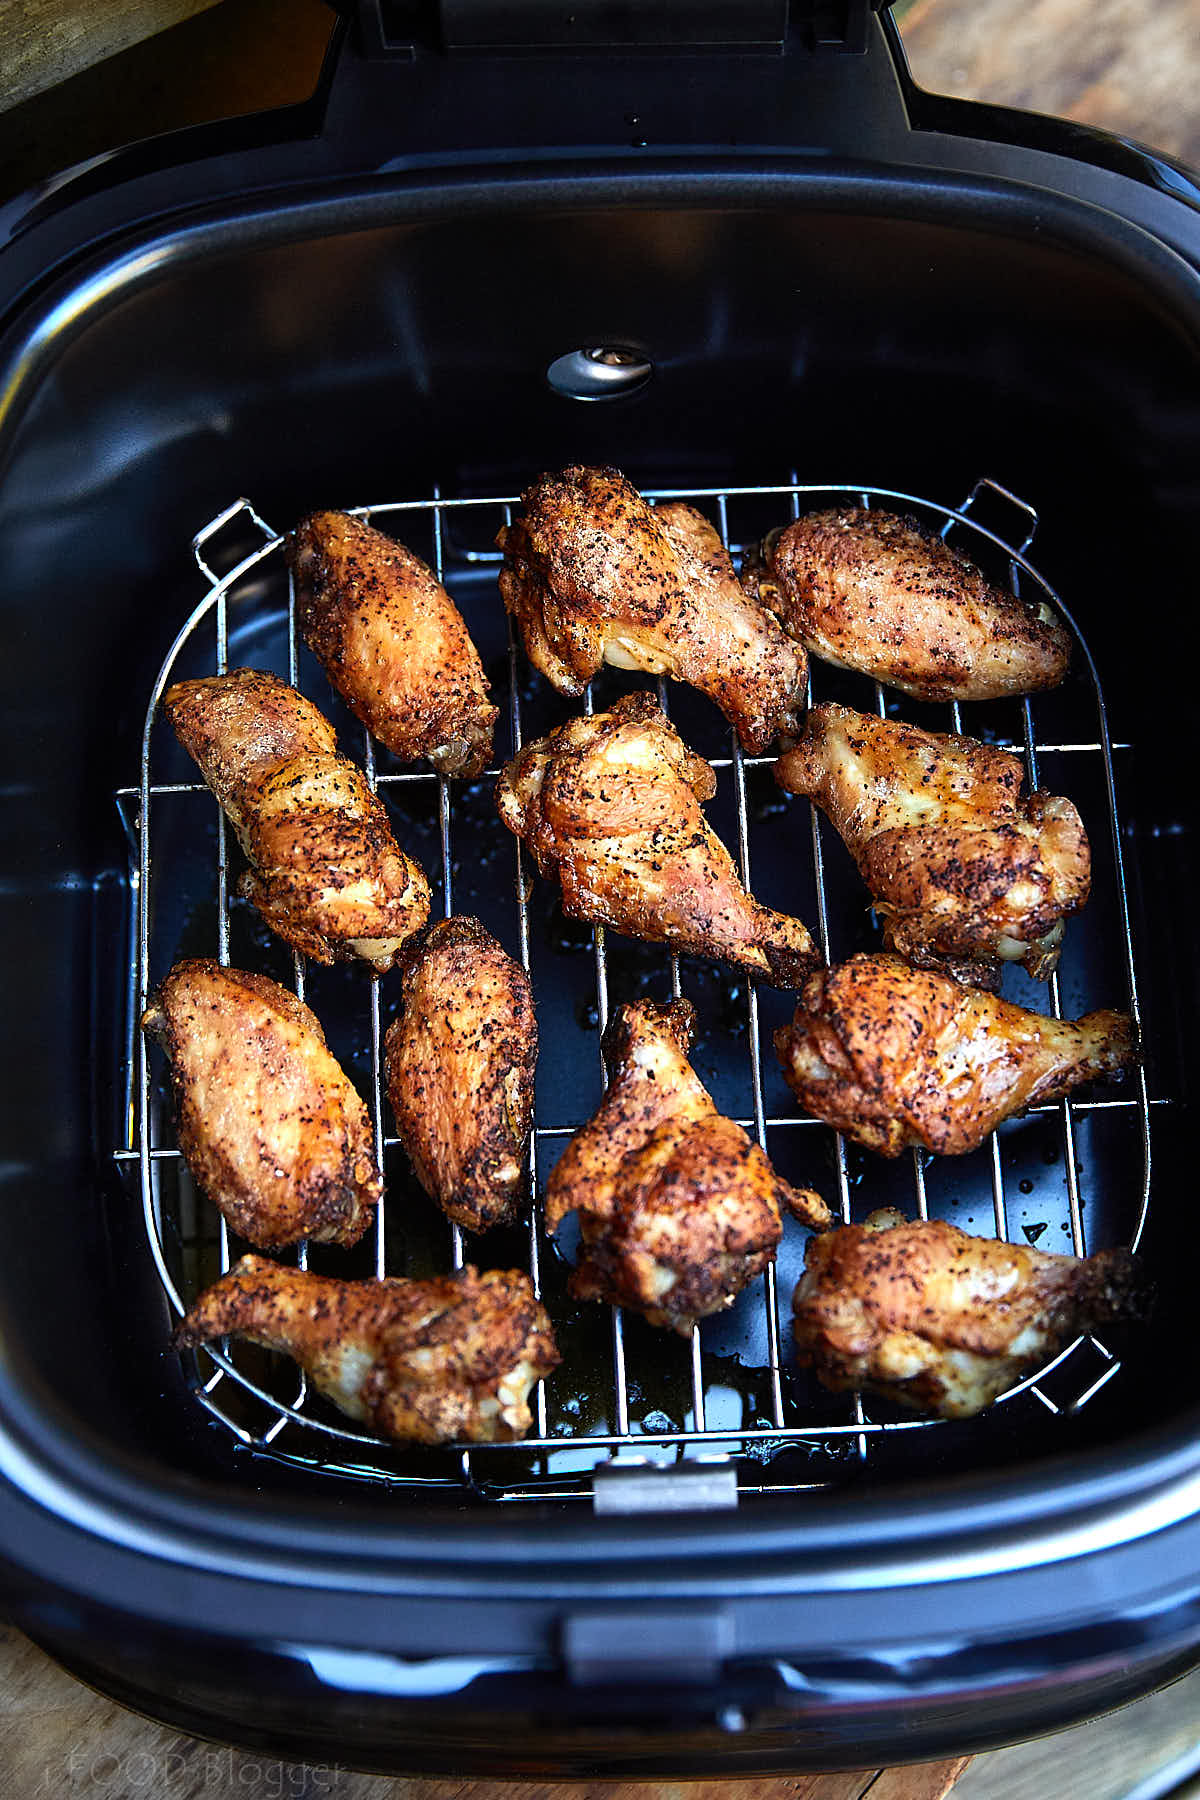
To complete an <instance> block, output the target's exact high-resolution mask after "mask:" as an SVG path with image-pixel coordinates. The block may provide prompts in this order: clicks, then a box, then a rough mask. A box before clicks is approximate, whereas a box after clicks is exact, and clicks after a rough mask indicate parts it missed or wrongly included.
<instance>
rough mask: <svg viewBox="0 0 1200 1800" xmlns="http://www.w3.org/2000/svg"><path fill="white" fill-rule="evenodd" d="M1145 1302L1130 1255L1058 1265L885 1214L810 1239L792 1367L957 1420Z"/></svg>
mask: <svg viewBox="0 0 1200 1800" xmlns="http://www.w3.org/2000/svg"><path fill="white" fill-rule="evenodd" d="M1147 1304H1148V1290H1147V1288H1146V1285H1145V1283H1144V1281H1143V1278H1142V1274H1141V1270H1140V1268H1139V1265H1138V1262H1137V1259H1136V1257H1134V1256H1131V1255H1130V1253H1129V1251H1128V1250H1101V1251H1099V1252H1098V1253H1097V1254H1096V1255H1095V1256H1088V1257H1084V1258H1080V1257H1076V1256H1055V1255H1051V1254H1049V1253H1048V1252H1047V1251H1044V1250H1033V1249H1029V1248H1027V1247H1026V1246H1024V1245H1021V1246H1018V1245H1016V1244H1006V1243H1003V1242H1001V1241H1000V1240H999V1239H997V1238H979V1237H970V1236H968V1234H967V1233H966V1232H965V1231H960V1230H959V1229H958V1227H957V1226H956V1225H947V1224H944V1223H943V1222H942V1221H941V1220H940V1219H918V1220H914V1221H913V1222H912V1223H909V1221H908V1220H906V1219H905V1217H904V1215H903V1214H902V1213H899V1212H897V1211H895V1209H894V1208H892V1207H887V1208H884V1209H883V1210H881V1211H879V1212H876V1213H872V1214H871V1217H870V1218H869V1219H868V1220H867V1222H866V1224H865V1225H840V1226H839V1227H838V1228H837V1230H836V1231H830V1232H827V1233H826V1234H825V1235H824V1236H823V1237H819V1238H811V1239H810V1240H809V1244H808V1249H807V1252H806V1256H805V1270H804V1274H803V1276H802V1277H801V1279H800V1282H799V1284H798V1286H797V1288H796V1291H795V1293H794V1295H793V1297H792V1305H793V1307H794V1309H795V1342H796V1358H797V1361H798V1362H799V1364H800V1366H801V1368H811V1369H815V1370H816V1373H817V1377H818V1379H819V1380H820V1381H822V1382H823V1383H824V1385H825V1386H826V1387H827V1388H832V1389H833V1390H834V1391H835V1392H839V1391H841V1390H844V1389H846V1388H871V1389H873V1390H875V1392H877V1393H880V1394H886V1395H888V1396H889V1397H890V1398H891V1399H893V1400H898V1401H900V1402H901V1403H902V1404H903V1405H905V1406H910V1407H914V1408H916V1409H919V1410H920V1411H923V1412H932V1413H937V1414H938V1415H939V1416H940V1417H942V1418H944V1419H962V1418H967V1417H968V1416H969V1415H970V1414H972V1413H977V1412H981V1411H982V1410H983V1408H984V1407H985V1406H988V1405H990V1404H991V1402H992V1401H993V1400H994V1399H995V1398H996V1396H997V1395H998V1394H1002V1393H1004V1392H1005V1390H1006V1389H1008V1388H1010V1387H1012V1386H1013V1385H1014V1384H1015V1383H1016V1382H1017V1381H1019V1380H1020V1379H1021V1377H1022V1376H1024V1375H1027V1374H1028V1373H1029V1372H1030V1371H1031V1370H1033V1369H1036V1368H1037V1367H1039V1365H1040V1364H1042V1363H1044V1362H1047V1361H1049V1359H1050V1358H1051V1357H1052V1356H1054V1355H1056V1354H1057V1352H1058V1351H1059V1350H1061V1349H1062V1348H1063V1346H1064V1345H1065V1344H1068V1343H1069V1342H1070V1341H1071V1339H1072V1338H1074V1337H1077V1336H1078V1335H1079V1334H1080V1333H1081V1332H1085V1331H1094V1330H1096V1329H1097V1328H1098V1327H1100V1326H1102V1325H1108V1324H1112V1323H1114V1322H1116V1321H1118V1320H1125V1319H1135V1318H1140V1317H1142V1316H1143V1315H1144V1313H1145V1311H1146V1309H1147Z"/></svg>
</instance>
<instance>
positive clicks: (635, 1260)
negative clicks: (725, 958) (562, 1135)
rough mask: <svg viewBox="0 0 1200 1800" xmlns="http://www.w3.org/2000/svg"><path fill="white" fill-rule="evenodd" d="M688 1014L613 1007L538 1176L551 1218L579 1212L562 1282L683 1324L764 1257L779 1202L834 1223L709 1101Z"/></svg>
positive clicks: (776, 1235) (807, 1217)
mask: <svg viewBox="0 0 1200 1800" xmlns="http://www.w3.org/2000/svg"><path fill="white" fill-rule="evenodd" d="M695 1016H696V1015H695V1008H694V1007H693V1006H691V1005H690V1003H689V1002H688V1001H686V1000H673V1001H672V1002H671V1003H670V1005H669V1006H654V1005H652V1004H651V1002H650V1001H648V1000H642V1001H639V1002H638V1003H637V1005H635V1006H622V1007H621V1008H620V1009H619V1011H618V1012H616V1013H615V1014H614V1015H613V1018H612V1020H611V1022H610V1024H609V1027H608V1030H607V1032H606V1033H605V1036H604V1051H605V1056H606V1058H607V1062H608V1070H609V1085H608V1092H607V1093H606V1094H605V1096H604V1099H603V1101H602V1102H601V1104H600V1109H599V1111H598V1112H597V1113H596V1114H595V1116H594V1118H592V1119H591V1120H590V1121H589V1122H588V1123H587V1124H586V1125H584V1126H583V1127H582V1129H581V1130H579V1131H577V1132H576V1133H575V1136H574V1137H573V1138H572V1139H571V1142H570V1143H569V1144H568V1145H567V1148H566V1149H565V1151H564V1152H563V1154H562V1157H561V1158H560V1160H559V1161H558V1163H557V1164H556V1165H555V1168H554V1170H553V1172H552V1174H551V1176H550V1180H549V1181H548V1183H547V1184H546V1227H547V1230H549V1231H556V1230H557V1229H558V1227H559V1225H561V1223H562V1221H563V1219H564V1218H565V1217H566V1215H567V1214H568V1213H569V1212H576V1211H577V1212H578V1213H579V1221H580V1227H581V1231H582V1251H581V1256H580V1261H579V1264H578V1266H577V1268H576V1270H575V1273H574V1274H573V1275H572V1277H571V1284H570V1285H571V1292H572V1293H573V1294H574V1295H576V1297H577V1298H579V1299H581V1300H610V1301H612V1302H613V1303H614V1304H615V1305H618V1306H629V1307H633V1308H635V1309H636V1310H637V1311H638V1312H641V1313H644V1314H645V1316H646V1318H647V1319H649V1321H650V1323H651V1324H652V1325H663V1326H667V1327H669V1328H670V1329H671V1330H674V1331H678V1332H681V1333H683V1334H684V1335H686V1334H687V1333H688V1332H690V1331H691V1329H692V1326H693V1325H694V1324H695V1322H696V1320H697V1319H703V1318H705V1317H707V1315H708V1314H709V1313H714V1312H719V1311H720V1310H721V1309H722V1307H726V1306H731V1305H732V1304H733V1301H734V1298H735V1296H736V1295H738V1294H740V1293H741V1291H742V1289H743V1288H744V1287H745V1286H746V1284H747V1283H748V1282H750V1281H753V1280H754V1278H755V1276H756V1275H760V1274H761V1273H762V1271H763V1270H764V1269H765V1268H766V1267H767V1264H768V1263H770V1262H773V1261H774V1259H775V1247H776V1245H777V1244H778V1243H779V1239H780V1237H781V1235H782V1231H783V1227H782V1224H781V1220H780V1208H781V1207H786V1208H787V1209H788V1211H789V1212H791V1213H793V1214H794V1216H795V1217H796V1218H798V1219H800V1220H801V1221H802V1223H803V1224H805V1225H809V1226H811V1227H813V1228H814V1229H815V1230H823V1229H824V1228H825V1226H827V1225H828V1224H829V1223H830V1213H829V1208H828V1207H827V1206H826V1205H825V1202H824V1201H823V1200H822V1199H821V1197H820V1195H819V1194H815V1193H813V1192H812V1191H811V1190H809V1189H807V1188H803V1189H796V1188H792V1187H789V1186H788V1184H787V1182H786V1181H783V1180H781V1179H780V1177H779V1176H778V1175H777V1174H776V1173H775V1171H774V1169H773V1168H772V1167H771V1165H770V1163H769V1162H768V1161H767V1158H766V1155H765V1154H764V1152H763V1151H762V1149H761V1148H760V1147H759V1145H757V1144H755V1143H752V1142H751V1140H750V1139H749V1138H748V1137H747V1136H746V1133H745V1132H744V1131H743V1130H742V1128H741V1126H740V1125H736V1124H735V1123H734V1121H733V1120H732V1119H726V1118H723V1117H722V1116H721V1114H720V1113H719V1112H718V1111H717V1109H716V1107H715V1106H714V1105H713V1102H712V1098H711V1096H710V1095H709V1093H708V1090H707V1089H706V1088H705V1087H704V1086H703V1085H702V1083H701V1082H700V1080H699V1078H698V1077H697V1075H696V1072H695V1070H694V1069H693V1068H692V1066H691V1064H690V1063H689V1062H688V1060H687V1050H688V1046H689V1045H690V1043H691V1041H692V1031H693V1023H694V1020H695Z"/></svg>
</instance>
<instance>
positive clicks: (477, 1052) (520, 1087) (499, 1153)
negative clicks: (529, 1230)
mask: <svg viewBox="0 0 1200 1800" xmlns="http://www.w3.org/2000/svg"><path fill="white" fill-rule="evenodd" d="M384 1048H385V1055H386V1062H387V1085H388V1094H389V1096H390V1098H391V1102H392V1110H393V1112H394V1113H395V1115H396V1124H397V1129H398V1130H399V1133H400V1137H401V1139H402V1140H403V1143H404V1147H405V1149H406V1150H407V1151H408V1154H409V1156H410V1157H411V1158H412V1164H413V1168H414V1169H415V1170H416V1174H417V1180H418V1181H419V1182H420V1183H421V1186H422V1187H423V1188H424V1189H425V1192H426V1193H427V1194H429V1195H430V1197H431V1198H432V1199H434V1200H436V1201H437V1203H438V1205H439V1206H440V1207H441V1209H442V1211H443V1212H444V1213H445V1214H446V1215H447V1216H448V1217H449V1218H451V1219H453V1220H455V1221H456V1223H457V1224H459V1225H465V1226H466V1227H467V1229H468V1230H469V1231H486V1230H487V1229H488V1227H489V1226H490V1225H496V1224H500V1223H502V1222H506V1221H510V1220H512V1219H514V1218H515V1217H516V1215H517V1210H518V1205H519V1200H520V1184H521V1173H522V1170H523V1168H524V1164H525V1146H526V1143H527V1141H528V1138H529V1126H530V1120H531V1118H532V1114H533V1072H534V1065H535V1064H536V1062H537V1019H536V1018H535V1016H534V1010H533V994H532V991H531V989H530V986H529V977H528V975H527V974H526V973H525V971H524V969H523V968H522V967H521V965H520V964H519V963H516V962H514V961H513V959H512V957H511V956H509V955H507V953H506V952H505V951H504V950H503V949H502V948H501V946H500V945H499V944H498V943H497V942H496V940H495V938H494V937H492V936H491V934H490V932H487V931H485V930H484V928H483V926H482V925H481V924H480V923H479V921H478V919H466V918H451V919H444V920H443V921H442V923H441V924H440V925H435V926H434V928H433V930H432V931H431V932H430V933H429V935H428V936H427V937H426V938H425V940H424V942H423V943H422V944H421V946H420V948H419V950H418V951H417V952H416V953H415V954H414V955H412V956H411V957H410V958H409V960H408V961H407V962H406V964H405V969H404V1012H403V1015H402V1016H401V1017H400V1018H398V1019H397V1020H396V1021H395V1023H394V1024H393V1025H392V1026H391V1027H390V1028H389V1030H388V1034H387V1038H386V1040H385V1046H384Z"/></svg>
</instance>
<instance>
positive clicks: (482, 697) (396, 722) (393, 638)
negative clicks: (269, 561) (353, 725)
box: [285, 512, 496, 776]
mask: <svg viewBox="0 0 1200 1800" xmlns="http://www.w3.org/2000/svg"><path fill="white" fill-rule="evenodd" d="M285 549H286V554H287V560H288V564H289V566H290V568H291V570H292V573H293V575H294V577H295V584H296V622H297V624H298V625H299V627H300V630H301V632H302V633H303V635H304V641H305V643H306V644H307V645H308V647H309V649H310V650H311V651H312V652H313V655H314V656H316V657H317V659H318V661H319V662H320V663H321V666H322V667H323V668H324V670H325V673H326V674H327V675H328V677H329V680H330V682H331V683H332V685H333V686H334V687H335V688H336V689H337V691H338V693H339V694H340V695H341V696H342V699H343V700H344V701H345V702H346V704H347V706H349V708H350V710H351V712H353V713H354V714H355V716H356V717H357V718H359V719H361V720H362V722H363V724H364V725H365V726H366V727H367V730H368V731H369V732H370V733H371V734H372V736H373V737H377V738H378V739H379V741H380V743H381V744H386V745H387V747H388V749H389V750H394V751H395V753H396V755H397V756H399V757H402V758H403V759H404V761H405V762H413V761H415V760H416V759H417V758H418V757H422V756H427V757H428V758H429V760H430V762H431V763H432V764H433V766H434V768H435V769H437V771H438V772H439V774H442V775H466V776H473V775H478V774H479V772H480V770H481V769H482V768H483V767H484V764H485V763H486V762H487V760H488V758H489V756H490V755H491V751H492V730H493V728H494V726H495V723H496V708H495V707H494V706H493V705H492V704H491V702H490V701H489V700H488V688H487V682H486V680H485V679H484V673H483V665H482V664H481V662H480V660H479V652H478V651H477V650H476V648H475V646H474V644H473V643H472V642H471V638H470V635H469V633H468V631H467V627H466V625H465V624H464V622H463V617H462V614H461V613H460V612H459V610H458V608H457V607H456V606H455V604H454V602H453V600H451V598H450V596H449V594H448V593H447V592H446V590H445V588H444V587H443V586H442V584H441V582H440V581H439V580H438V579H437V577H436V575H434V573H433V571H432V570H431V569H428V568H426V566H425V564H424V563H423V562H422V561H421V559H420V557H419V556H414V555H413V553H412V551H411V550H406V549H405V547H404V545H403V544H398V543H397V542H396V540H395V538H390V537H385V536H384V534H383V532H382V531H376V530H375V528H374V527H373V526H371V525H368V524H367V523H366V521H365V520H364V519H356V518H354V517H353V516H352V515H351V514H349V513H340V512H315V513H311V514H310V515H309V516H308V518H307V519H304V520H303V521H302V522H301V524H299V525H298V526H297V527H296V529H295V531H294V532H292V534H291V536H290V537H289V538H288V539H287V543H286V546H285Z"/></svg>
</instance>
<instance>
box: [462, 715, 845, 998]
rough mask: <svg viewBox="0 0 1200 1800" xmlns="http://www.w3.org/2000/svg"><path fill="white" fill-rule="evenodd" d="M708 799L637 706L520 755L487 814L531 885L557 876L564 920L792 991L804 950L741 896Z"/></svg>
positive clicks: (704, 770) (704, 783) (801, 936)
mask: <svg viewBox="0 0 1200 1800" xmlns="http://www.w3.org/2000/svg"><path fill="white" fill-rule="evenodd" d="M715 791H716V780H715V778H714V776H713V772H712V770H711V768H710V767H709V765H708V764H707V763H706V762H705V761H703V759H702V758H701V757H698V756H693V755H692V753H691V751H690V750H688V748H687V746H686V745H685V744H684V742H683V740H682V738H681V737H680V736H679V734H678V732H677V731H676V730H675V729H674V727H673V726H672V724H671V723H670V721H669V720H668V718H667V717H666V715H665V713H664V712H663V710H662V708H661V707H660V706H659V704H658V702H657V701H656V700H655V698H654V697H653V695H651V694H644V693H643V694H629V695H627V696H626V697H625V698H624V699H623V700H619V701H618V702H617V703H616V705H615V706H613V707H612V708H611V709H610V710H609V711H608V712H604V713H596V714H595V715H593V716H591V717H587V718H580V719H573V720H571V721H570V723H568V724H566V725H561V726H559V728H558V729H557V730H556V731H552V732H551V733H550V734H549V736H547V737H544V738H539V739H538V740H537V741H536V742H535V743H532V744H528V745H526V747H525V749H524V750H522V751H521V753H520V755H519V756H517V757H515V758H514V759H513V761H512V762H510V763H509V764H508V766H507V768H506V769H505V770H504V771H503V773H502V774H501V776H500V780H499V782H498V783H497V785H496V802H497V805H498V806H499V809H500V817H501V818H502V819H503V820H504V823H505V824H506V825H507V826H508V827H509V829H510V830H511V831H514V832H516V834H517V836H518V837H521V838H524V839H525V840H526V842H527V843H528V844H529V847H530V849H531V850H532V852H533V855H534V857H535V859H536V861H537V865H538V868H539V869H540V870H541V872H542V874H543V875H555V874H556V875H557V876H558V879H559V881H560V882H561V883H562V905H563V911H564V912H565V913H566V915H567V917H568V918H572V919H589V920H591V921H592V922H593V923H595V924H602V925H612V926H614V927H615V928H616V929H617V930H618V931H624V932H627V933H628V934H629V936H631V937H637V938H644V939H646V940H648V941H649V942H650V943H665V944H669V945H670V946H671V948H672V949H674V950H690V951H693V952H695V953H696V954H697V955H699V956H714V957H717V958H719V959H720V960H722V961H724V962H731V963H735V964H736V965H737V966H738V967H739V968H742V969H745V970H746V971H747V973H748V974H750V975H755V976H760V977H762V978H764V979H765V980H767V981H770V982H773V983H774V984H775V985H776V986H778V987H795V986H798V985H799V983H800V981H801V980H803V978H804V976H805V974H807V972H808V971H809V970H810V969H811V968H812V967H813V966H814V964H815V963H816V962H817V961H818V955H817V951H816V948H815V946H814V944H813V941H812V938H811V937H810V936H809V934H808V931H807V930H806V928H805V927H804V926H803V925H802V924H801V923H800V921H799V920H798V919H792V918H788V917H787V916H786V915H785V914H783V913H777V912H771V911H770V910H769V909H768V908H767V907H765V906H760V905H759V904H758V902H757V900H755V899H753V898H752V897H751V896H750V895H749V894H747V892H746V890H745V889H744V888H743V887H742V884H741V882H740V881H739V880H738V878H737V875H736V873H735V871H734V867H733V862H732V860H731V858H730V856H729V852H728V851H727V850H726V849H725V847H724V845H723V844H722V843H721V842H720V840H719V839H718V838H717V837H716V836H715V835H714V833H713V832H712V830H711V829H710V827H709V825H708V823H707V821H706V819H705V817H704V814H703V812H702V811H701V807H700V802H701V801H702V800H708V799H711V797H712V795H713V794H714V793H715Z"/></svg>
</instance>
